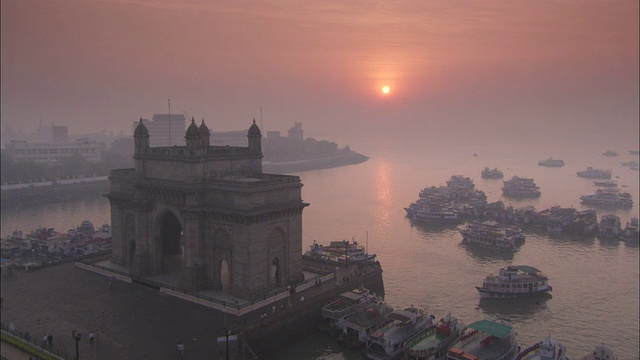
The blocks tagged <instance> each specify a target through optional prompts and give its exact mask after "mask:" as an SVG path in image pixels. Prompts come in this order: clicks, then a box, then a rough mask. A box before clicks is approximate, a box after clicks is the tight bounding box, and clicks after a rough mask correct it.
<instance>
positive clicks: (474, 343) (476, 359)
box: [446, 320, 518, 360]
mask: <svg viewBox="0 0 640 360" xmlns="http://www.w3.org/2000/svg"><path fill="white" fill-rule="evenodd" d="M517 353H518V342H517V341H516V333H515V331H514V330H513V327H511V324H510V323H508V322H506V321H504V320H495V321H491V320H480V321H476V322H474V323H473V324H470V325H469V326H467V329H466V330H465V332H464V334H463V335H462V336H461V337H460V339H459V340H458V341H457V342H455V343H454V344H453V346H452V347H451V348H450V349H449V351H448V352H447V357H446V359H447V360H511V359H513V357H514V356H516V354H517Z"/></svg>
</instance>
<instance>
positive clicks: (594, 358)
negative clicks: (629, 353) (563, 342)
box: [582, 344, 618, 360]
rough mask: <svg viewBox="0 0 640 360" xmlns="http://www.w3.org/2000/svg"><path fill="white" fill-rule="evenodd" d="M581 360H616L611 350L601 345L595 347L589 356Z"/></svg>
mask: <svg viewBox="0 0 640 360" xmlns="http://www.w3.org/2000/svg"><path fill="white" fill-rule="evenodd" d="M582 360H618V357H617V356H616V355H615V354H614V353H613V350H611V349H609V348H608V347H606V346H604V344H603V345H600V346H596V348H595V350H593V352H592V353H591V354H588V355H585V356H584V357H582Z"/></svg>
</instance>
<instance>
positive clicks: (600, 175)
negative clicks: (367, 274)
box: [577, 166, 611, 179]
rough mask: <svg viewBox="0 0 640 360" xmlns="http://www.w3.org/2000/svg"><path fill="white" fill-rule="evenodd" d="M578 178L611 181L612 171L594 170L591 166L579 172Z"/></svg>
mask: <svg viewBox="0 0 640 360" xmlns="http://www.w3.org/2000/svg"><path fill="white" fill-rule="evenodd" d="M577 174H578V176H580V177H584V178H589V179H611V170H601V169H594V168H592V167H591V166H589V167H587V169H586V170H582V171H578V173H577Z"/></svg>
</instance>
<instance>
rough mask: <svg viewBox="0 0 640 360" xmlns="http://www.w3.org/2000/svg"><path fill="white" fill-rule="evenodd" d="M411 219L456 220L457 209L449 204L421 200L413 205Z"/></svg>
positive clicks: (426, 220) (422, 220)
mask: <svg viewBox="0 0 640 360" xmlns="http://www.w3.org/2000/svg"><path fill="white" fill-rule="evenodd" d="M411 219H412V220H414V221H418V222H456V221H458V210H456V209H454V208H453V207H451V205H449V204H445V203H434V202H426V201H423V202H421V204H419V205H417V206H415V207H414V209H413V212H412V215H411Z"/></svg>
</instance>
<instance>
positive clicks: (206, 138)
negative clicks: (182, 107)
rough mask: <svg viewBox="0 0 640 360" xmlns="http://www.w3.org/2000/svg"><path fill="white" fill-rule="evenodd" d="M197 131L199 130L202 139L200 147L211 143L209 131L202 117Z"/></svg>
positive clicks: (205, 146) (206, 146)
mask: <svg viewBox="0 0 640 360" xmlns="http://www.w3.org/2000/svg"><path fill="white" fill-rule="evenodd" d="M198 131H199V132H200V139H201V140H202V148H203V149H206V148H208V147H209V145H211V132H210V131H209V128H208V127H207V125H205V124H204V119H202V124H200V127H199V128H198Z"/></svg>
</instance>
